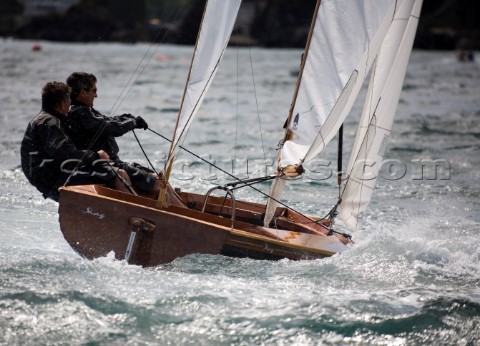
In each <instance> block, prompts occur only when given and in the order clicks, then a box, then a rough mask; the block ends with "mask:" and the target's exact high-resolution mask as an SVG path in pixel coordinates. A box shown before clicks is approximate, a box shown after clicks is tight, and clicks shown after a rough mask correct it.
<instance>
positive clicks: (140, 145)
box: [132, 130, 158, 176]
mask: <svg viewBox="0 0 480 346" xmlns="http://www.w3.org/2000/svg"><path fill="white" fill-rule="evenodd" d="M132 133H133V135H134V136H135V139H136V140H137V143H138V146H139V147H140V149H141V150H142V153H143V155H144V156H145V159H147V161H148V164H149V165H150V167H152V169H153V171H154V172H155V174H156V175H157V176H158V172H157V170H156V169H155V167H154V166H153V164H152V162H150V159H149V158H148V156H147V153H146V152H145V150H144V149H143V146H142V144H141V143H140V140H139V139H138V137H137V134H136V133H135V130H132Z"/></svg>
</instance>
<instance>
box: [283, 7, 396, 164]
mask: <svg viewBox="0 0 480 346" xmlns="http://www.w3.org/2000/svg"><path fill="white" fill-rule="evenodd" d="M399 1H400V0H399ZM402 1H403V0H402ZM396 2H397V1H396V0H322V1H321V3H320V9H319V13H318V16H317V18H316V22H315V27H314V30H313V34H312V40H311V43H310V47H309V50H308V52H306V61H305V67H304V70H303V74H302V79H301V81H300V84H299V87H298V95H297V98H296V100H294V108H293V112H292V115H291V118H290V123H289V124H288V130H290V131H291V133H292V136H291V138H290V139H289V140H287V141H286V142H285V144H284V146H283V149H282V151H281V159H280V166H281V167H282V168H283V167H286V166H288V165H292V164H299V163H300V162H308V161H309V160H311V159H312V158H314V157H315V156H317V155H318V154H319V153H320V152H321V151H322V150H323V148H324V147H325V145H326V144H327V143H328V142H329V141H330V140H331V139H332V138H333V137H334V136H335V134H336V133H337V131H338V128H339V127H340V125H341V124H342V123H343V121H344V120H345V117H346V116H347V115H348V113H349V111H350V109H351V107H352V105H353V102H354V101H355V98H356V97H357V95H358V93H359V91H360V89H361V86H362V84H363V81H364V79H365V77H366V75H367V73H368V71H369V69H370V67H371V65H372V63H373V61H374V58H375V56H376V55H377V53H378V51H379V49H380V46H381V42H382V41H383V39H384V37H385V35H386V33H387V31H388V28H389V26H390V23H391V21H392V19H393V15H394V10H395V3H396ZM339 98H340V100H341V102H340V103H338V104H337V101H338V100H339ZM335 105H336V107H335V108H334V106H335Z"/></svg>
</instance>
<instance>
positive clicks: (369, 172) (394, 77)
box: [339, 0, 423, 229]
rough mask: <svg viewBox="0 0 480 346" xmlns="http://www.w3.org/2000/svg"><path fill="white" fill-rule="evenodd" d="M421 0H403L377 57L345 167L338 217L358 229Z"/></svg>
mask: <svg viewBox="0 0 480 346" xmlns="http://www.w3.org/2000/svg"><path fill="white" fill-rule="evenodd" d="M422 2H423V0H404V1H403V2H402V3H400V4H398V8H397V11H396V13H395V18H394V21H393V23H392V25H391V26H390V29H389V31H388V34H387V35H386V37H385V40H384V42H383V44H382V48H381V50H380V53H379V55H378V57H377V61H376V63H375V68H374V70H373V71H372V76H371V80H370V84H369V90H368V93H367V99H366V101H365V105H364V109H363V113H362V117H361V120H360V126H359V128H358V131H357V135H356V138H355V144H354V147H353V150H352V154H351V157H350V161H349V164H348V168H347V177H346V184H345V187H344V189H343V192H342V197H341V200H342V201H341V203H340V207H339V209H340V216H341V217H342V219H343V220H344V221H345V223H346V224H347V226H349V227H351V228H354V229H355V228H359V227H360V226H361V215H362V213H363V212H364V211H365V210H366V208H367V206H368V204H369V203H370V200H371V196H372V192H373V188H374V186H375V183H376V178H377V175H378V172H379V170H380V167H381V163H382V160H383V153H384V151H385V146H386V143H387V141H388V138H389V135H390V130H391V128H392V124H393V118H394V116H395V111H396V108H397V104H398V100H399V98H400V93H401V91H402V85H403V80H404V78H405V72H406V68H407V64H408V59H409V56H410V52H411V50H412V46H413V40H414V38H415V32H416V29H417V24H418V19H419V16H420V10H421V7H422Z"/></svg>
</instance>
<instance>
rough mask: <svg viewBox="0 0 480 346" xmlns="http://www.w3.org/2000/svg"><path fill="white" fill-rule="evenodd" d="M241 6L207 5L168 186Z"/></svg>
mask: <svg viewBox="0 0 480 346" xmlns="http://www.w3.org/2000/svg"><path fill="white" fill-rule="evenodd" d="M241 2H242V1H241V0H208V1H207V4H206V5H205V11H204V13H203V18H202V23H201V25H200V29H199V33H198V36H197V42H196V45H195V51H194V53H193V57H192V63H191V66H190V72H189V74H188V78H187V82H186V85H185V91H184V94H183V99H182V104H181V105H180V111H179V114H178V117H177V124H176V126H175V132H174V134H173V139H172V143H171V146H170V150H169V153H168V158H167V162H166V164H165V182H168V179H169V177H170V172H171V170H172V166H173V161H174V158H175V155H176V152H177V151H178V149H179V146H180V145H181V144H182V141H183V140H184V138H185V136H186V134H187V132H188V129H189V127H190V124H191V123H192V121H193V119H194V118H195V115H196V114H197V112H198V109H199V108H200V105H201V103H202V101H203V98H204V97H205V95H206V93H207V90H208V88H209V87H210V84H211V83H212V82H213V79H214V77H215V74H216V73H217V71H218V67H219V65H220V61H221V60H222V57H223V55H224V53H225V50H226V48H227V45H228V41H229V40H230V36H231V33H232V30H233V27H234V24H235V20H236V18H237V13H238V9H239V8H240V4H241ZM164 203H165V189H162V191H161V193H160V196H159V200H158V203H157V205H158V206H159V207H163V206H164Z"/></svg>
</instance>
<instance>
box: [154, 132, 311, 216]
mask: <svg viewBox="0 0 480 346" xmlns="http://www.w3.org/2000/svg"><path fill="white" fill-rule="evenodd" d="M148 130H149V131H151V132H153V133H154V134H156V135H157V136H159V137H161V138H163V139H165V140H166V141H168V142H172V140H170V139H168V138H167V137H165V136H163V135H162V134H160V133H158V132H156V131H154V130H152V129H150V128H149V129H148ZM178 147H179V148H180V149H182V150H185V151H186V152H187V153H189V154H190V155H193V156H195V157H196V158H197V159H199V160H201V161H203V162H205V163H206V164H208V165H210V166H212V167H214V168H216V169H218V170H219V171H220V172H222V173H224V174H226V175H228V176H229V177H231V178H233V179H235V180H237V181H239V182H242V183H244V180H243V179H240V178H237V177H236V176H234V175H233V174H231V173H228V172H227V171H225V170H224V169H222V168H220V167H218V166H216V165H215V164H213V163H211V162H209V161H207V160H205V159H204V158H203V157H201V156H199V155H197V154H195V153H194V152H192V151H190V150H188V149H187V148H185V147H184V146H182V145H179V146H178ZM277 177H279V176H277ZM245 186H248V187H250V188H251V189H253V190H255V191H257V192H258V193H260V194H261V195H263V196H265V197H267V198H270V199H272V200H273V201H275V202H277V203H278V204H280V205H282V206H284V207H285V208H286V209H288V210H291V211H293V212H295V213H297V214H299V215H301V216H303V217H305V218H307V219H309V220H310V221H309V222H302V223H304V224H307V223H318V222H319V221H315V220H313V219H312V218H311V217H308V216H307V215H305V214H303V213H301V212H299V211H298V210H295V209H294V208H292V207H290V206H288V205H287V204H285V203H283V202H282V201H279V200H277V199H275V198H273V197H272V196H270V195H269V194H268V193H265V192H263V191H261V190H259V189H257V188H256V187H253V186H252V185H250V184H248V183H246V184H245Z"/></svg>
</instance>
